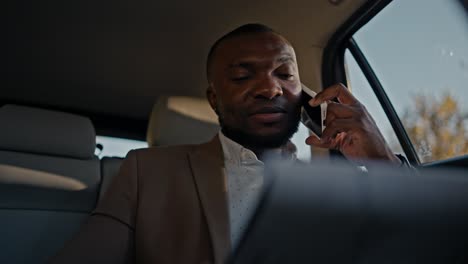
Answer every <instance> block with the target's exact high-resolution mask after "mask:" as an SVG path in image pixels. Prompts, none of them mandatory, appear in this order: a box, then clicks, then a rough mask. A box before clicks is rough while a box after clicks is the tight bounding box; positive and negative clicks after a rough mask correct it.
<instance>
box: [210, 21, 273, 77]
mask: <svg viewBox="0 0 468 264" xmlns="http://www.w3.org/2000/svg"><path fill="white" fill-rule="evenodd" d="M252 33H276V34H278V33H277V32H276V31H274V30H273V29H272V28H270V27H268V26H265V25H263V24H259V23H250V24H245V25H242V26H240V27H238V28H236V29H234V30H233V31H231V32H229V33H227V34H225V35H224V36H222V37H221V38H219V39H218V40H217V41H216V42H215V43H214V44H213V46H211V48H210V51H209V52H208V57H207V59H206V77H207V79H208V81H209V79H210V69H211V64H212V63H213V56H214V53H215V51H216V49H217V48H218V47H219V45H220V44H221V43H222V42H223V41H225V40H227V39H230V38H233V37H237V36H241V35H244V34H252Z"/></svg>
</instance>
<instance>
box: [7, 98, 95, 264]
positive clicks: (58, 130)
mask: <svg viewBox="0 0 468 264" xmlns="http://www.w3.org/2000/svg"><path fill="white" fill-rule="evenodd" d="M0 124H1V126H2V129H1V130H0V234H1V235H0V249H1V250H0V263H45V261H46V260H47V259H48V258H49V257H51V256H52V255H53V254H55V253H56V252H57V251H58V250H59V249H60V248H61V247H63V245H64V242H65V241H66V240H68V239H70V238H71V237H72V236H73V235H74V233H75V232H76V231H78V229H79V227H80V226H81V224H82V223H83V221H84V220H86V218H87V216H88V215H89V213H90V212H91V211H92V210H93V209H94V207H95V205H96V200H97V195H98V190H99V188H98V187H99V184H100V163H99V160H98V159H97V157H95V156H94V149H95V138H96V137H95V131H94V127H93V125H92V123H91V121H90V120H89V119H88V118H85V117H81V116H77V115H72V114H67V113H62V112H55V111H49V110H43V109H37V108H31V107H24V106H17V105H5V106H3V107H1V108H0Z"/></svg>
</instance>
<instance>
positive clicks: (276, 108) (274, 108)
mask: <svg viewBox="0 0 468 264" xmlns="http://www.w3.org/2000/svg"><path fill="white" fill-rule="evenodd" d="M287 112H288V111H287V110H286V107H284V106H280V105H268V106H257V107H255V108H254V109H252V110H250V111H249V113H248V114H249V115H255V114H270V113H287Z"/></svg>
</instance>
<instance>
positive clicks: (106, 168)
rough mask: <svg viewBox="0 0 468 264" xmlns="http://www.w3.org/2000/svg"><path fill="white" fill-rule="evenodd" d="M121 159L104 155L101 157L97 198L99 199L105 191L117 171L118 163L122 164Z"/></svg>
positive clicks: (118, 168)
mask: <svg viewBox="0 0 468 264" xmlns="http://www.w3.org/2000/svg"><path fill="white" fill-rule="evenodd" d="M123 160H124V159H123V158H116V157H104V158H102V159H101V168H102V183H101V190H100V192H99V200H101V199H102V197H103V196H104V194H105V193H106V191H107V189H108V188H109V185H110V183H111V182H112V179H113V178H114V177H115V176H117V174H118V173H119V170H120V165H122V162H123Z"/></svg>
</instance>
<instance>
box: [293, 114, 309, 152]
mask: <svg viewBox="0 0 468 264" xmlns="http://www.w3.org/2000/svg"><path fill="white" fill-rule="evenodd" d="M308 137H309V129H308V128H307V127H305V126H304V125H303V124H302V123H299V129H298V130H297V132H296V133H295V134H294V135H293V136H292V138H291V142H292V143H293V144H294V145H295V146H296V149H297V158H298V159H300V160H302V161H310V159H311V149H310V146H309V145H307V144H306V143H305V140H306V138H308Z"/></svg>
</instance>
